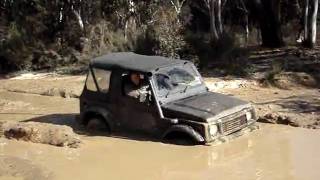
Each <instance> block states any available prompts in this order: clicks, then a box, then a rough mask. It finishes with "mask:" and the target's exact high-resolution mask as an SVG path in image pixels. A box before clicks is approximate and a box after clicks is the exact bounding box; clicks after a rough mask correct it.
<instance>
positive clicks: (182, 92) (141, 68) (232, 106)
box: [80, 53, 257, 143]
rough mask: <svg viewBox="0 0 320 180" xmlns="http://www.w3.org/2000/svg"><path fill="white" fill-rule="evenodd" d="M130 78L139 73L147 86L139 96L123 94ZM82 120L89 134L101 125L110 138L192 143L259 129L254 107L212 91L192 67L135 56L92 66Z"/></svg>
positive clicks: (107, 59) (82, 100) (95, 61)
mask: <svg viewBox="0 0 320 180" xmlns="http://www.w3.org/2000/svg"><path fill="white" fill-rule="evenodd" d="M132 73H135V74H139V78H140V80H141V82H140V83H141V84H143V88H142V89H144V90H143V91H139V92H142V93H141V94H139V96H138V97H131V96H129V95H128V94H127V93H126V92H125V86H126V84H127V83H131V82H130V77H129V76H130V75H131V74H132ZM128 79H129V80H128ZM80 120H81V123H83V124H84V125H86V126H87V127H88V128H89V129H90V128H92V127H95V126H99V127H98V128H101V129H105V130H108V131H109V132H110V133H111V135H112V134H117V133H120V134H123V132H125V133H129V134H132V133H133V134H140V135H149V137H156V138H158V139H161V140H170V139H176V138H189V140H192V141H193V142H194V143H209V142H213V141H218V140H221V139H225V137H230V136H232V135H241V134H242V132H243V131H244V130H245V129H246V130H254V129H256V128H257V125H255V122H256V114H255V110H254V108H253V107H252V105H251V104H250V103H248V102H246V101H242V100H239V99H236V98H233V97H230V96H227V95H223V94H219V93H214V92H210V91H209V90H208V88H207V87H206V85H205V83H204V81H203V79H202V77H201V75H200V74H199V72H198V71H197V69H196V67H195V65H194V64H193V63H192V62H189V61H184V60H176V59H168V58H164V57H159V56H144V55H138V54H134V53H111V54H108V55H105V56H101V57H98V58H95V59H93V60H91V61H90V65H89V71H88V74H87V79H86V83H85V86H84V90H83V92H82V94H81V96H80ZM96 128H97V127H96Z"/></svg>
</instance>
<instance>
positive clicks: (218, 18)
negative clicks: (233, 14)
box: [214, 0, 223, 36]
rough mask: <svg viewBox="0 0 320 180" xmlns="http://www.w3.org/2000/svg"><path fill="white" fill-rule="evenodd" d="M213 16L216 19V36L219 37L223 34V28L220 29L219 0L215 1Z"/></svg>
mask: <svg viewBox="0 0 320 180" xmlns="http://www.w3.org/2000/svg"><path fill="white" fill-rule="evenodd" d="M214 8H215V13H216V14H215V16H216V18H217V21H216V27H217V31H218V35H219V36H221V35H222V32H223V27H222V18H221V0H215V6H214Z"/></svg>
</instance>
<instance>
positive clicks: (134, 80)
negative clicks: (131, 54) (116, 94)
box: [124, 72, 148, 102]
mask: <svg viewBox="0 0 320 180" xmlns="http://www.w3.org/2000/svg"><path fill="white" fill-rule="evenodd" d="M124 92H125V94H126V95H127V96H129V97H132V98H135V99H139V101H140V102H144V101H145V100H146V98H147V94H148V86H147V85H146V84H145V81H144V76H143V75H142V74H140V73H136V72H133V73H130V75H129V82H127V83H126V84H125V86H124Z"/></svg>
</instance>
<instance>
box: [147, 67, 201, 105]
mask: <svg viewBox="0 0 320 180" xmlns="http://www.w3.org/2000/svg"><path fill="white" fill-rule="evenodd" d="M186 65H189V68H191V69H190V70H192V71H193V73H194V74H192V75H193V76H196V77H198V78H199V81H200V83H199V84H197V85H194V86H188V87H187V86H186V87H187V88H188V89H187V90H186V91H185V92H182V91H177V92H174V93H170V94H168V95H164V94H162V93H160V91H159V86H158V83H157V79H156V75H157V74H158V73H157V72H161V70H166V69H167V70H169V69H173V68H174V67H179V66H180V67H183V66H186ZM174 67H172V66H167V67H162V68H159V69H158V70H157V71H155V72H153V75H152V77H151V80H152V83H153V87H152V88H154V92H155V93H156V94H155V96H157V98H158V99H159V101H160V102H161V103H162V104H163V103H168V102H172V101H175V100H178V99H183V98H187V97H190V96H194V95H197V94H199V93H203V92H207V87H206V85H205V83H204V81H203V78H202V76H201V74H200V73H199V71H198V70H197V68H196V67H195V65H194V64H193V63H192V62H185V63H181V64H177V65H175V66H174Z"/></svg>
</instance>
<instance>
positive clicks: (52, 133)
mask: <svg viewBox="0 0 320 180" xmlns="http://www.w3.org/2000/svg"><path fill="white" fill-rule="evenodd" d="M0 137H5V138H8V139H16V140H23V141H27V142H32V143H42V144H49V145H53V146H59V147H71V148H78V147H79V146H80V143H81V140H80V137H79V136H78V135H76V134H75V133H74V132H73V130H72V128H71V127H69V126H65V125H64V126H62V125H53V124H49V123H39V122H2V121H1V122H0Z"/></svg>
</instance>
